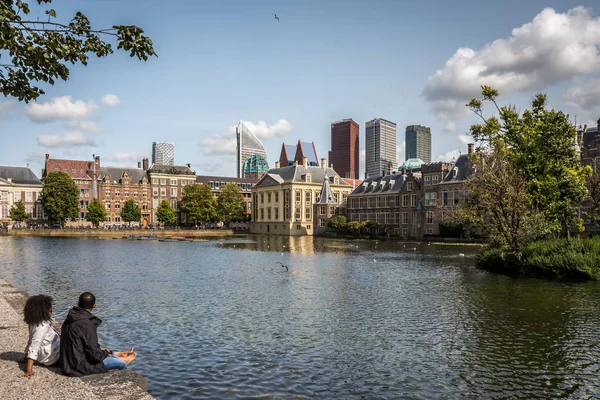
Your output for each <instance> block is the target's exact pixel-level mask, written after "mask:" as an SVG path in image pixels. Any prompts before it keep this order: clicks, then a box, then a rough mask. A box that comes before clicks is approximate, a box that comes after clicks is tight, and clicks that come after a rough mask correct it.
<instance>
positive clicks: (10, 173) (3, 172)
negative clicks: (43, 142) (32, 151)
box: [0, 165, 42, 185]
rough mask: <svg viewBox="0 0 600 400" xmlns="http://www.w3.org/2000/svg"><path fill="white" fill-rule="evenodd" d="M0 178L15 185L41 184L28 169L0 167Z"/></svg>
mask: <svg viewBox="0 0 600 400" xmlns="http://www.w3.org/2000/svg"><path fill="white" fill-rule="evenodd" d="M0 178H2V179H6V180H8V179H9V178H10V179H11V181H12V183H14V184H17V185H41V184H42V182H41V181H40V180H39V179H38V177H37V176H35V174H34V173H33V171H32V170H31V169H30V168H29V167H13V166H9V165H0Z"/></svg>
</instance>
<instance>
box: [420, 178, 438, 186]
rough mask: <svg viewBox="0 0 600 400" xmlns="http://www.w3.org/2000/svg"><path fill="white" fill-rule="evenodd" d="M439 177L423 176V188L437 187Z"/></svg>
mask: <svg viewBox="0 0 600 400" xmlns="http://www.w3.org/2000/svg"><path fill="white" fill-rule="evenodd" d="M439 179H440V177H439V175H425V177H424V180H425V186H431V185H437V184H438V183H439Z"/></svg>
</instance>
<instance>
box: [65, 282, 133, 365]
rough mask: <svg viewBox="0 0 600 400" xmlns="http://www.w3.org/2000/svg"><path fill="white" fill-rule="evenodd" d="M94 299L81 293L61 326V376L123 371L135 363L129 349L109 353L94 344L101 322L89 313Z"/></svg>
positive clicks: (87, 293) (90, 294)
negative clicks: (76, 303) (114, 370)
mask: <svg viewBox="0 0 600 400" xmlns="http://www.w3.org/2000/svg"><path fill="white" fill-rule="evenodd" d="M95 307H96V297H95V296H94V295H93V294H92V293H90V292H85V293H83V294H82V295H81V296H79V303H78V305H77V307H73V308H72V309H71V310H70V311H69V314H68V315H67V319H66V320H65V322H64V323H63V325H62V329H61V335H60V336H61V338H60V359H61V364H62V372H63V373H64V374H65V375H69V376H84V375H90V374H100V373H103V372H106V371H107V370H110V369H126V368H127V365H128V364H129V363H130V362H132V361H133V360H135V357H136V354H135V351H134V350H133V347H132V348H131V350H129V351H114V352H113V351H110V350H108V349H106V348H101V347H100V345H99V344H98V333H97V330H98V326H100V324H101V323H102V320H101V319H100V318H98V317H96V316H95V315H93V314H92V313H91V311H92V310H93V309H94V308H95Z"/></svg>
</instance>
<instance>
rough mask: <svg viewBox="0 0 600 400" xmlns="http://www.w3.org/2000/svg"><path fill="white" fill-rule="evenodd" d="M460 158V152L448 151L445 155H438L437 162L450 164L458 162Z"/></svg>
mask: <svg viewBox="0 0 600 400" xmlns="http://www.w3.org/2000/svg"><path fill="white" fill-rule="evenodd" d="M458 156H460V151H458V150H457V149H455V150H450V151H447V152H445V153H444V154H440V155H438V157H437V160H438V161H446V162H450V161H454V160H456V159H457V158H458Z"/></svg>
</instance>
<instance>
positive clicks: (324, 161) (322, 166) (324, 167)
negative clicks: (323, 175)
mask: <svg viewBox="0 0 600 400" xmlns="http://www.w3.org/2000/svg"><path fill="white" fill-rule="evenodd" d="M321 168H323V169H327V159H325V158H321Z"/></svg>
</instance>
